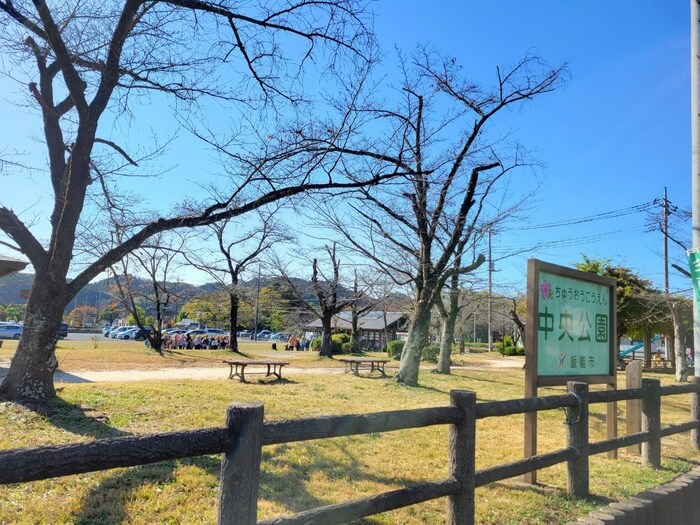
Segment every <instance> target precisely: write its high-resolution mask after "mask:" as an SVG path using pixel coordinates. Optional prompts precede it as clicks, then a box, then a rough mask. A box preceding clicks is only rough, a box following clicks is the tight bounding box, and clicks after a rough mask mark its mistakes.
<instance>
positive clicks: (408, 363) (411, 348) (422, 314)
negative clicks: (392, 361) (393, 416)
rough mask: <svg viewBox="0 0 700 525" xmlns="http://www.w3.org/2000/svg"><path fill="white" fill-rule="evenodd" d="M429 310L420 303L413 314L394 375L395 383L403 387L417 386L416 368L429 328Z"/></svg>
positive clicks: (428, 307) (425, 305)
mask: <svg viewBox="0 0 700 525" xmlns="http://www.w3.org/2000/svg"><path fill="white" fill-rule="evenodd" d="M430 309H431V308H430V306H429V305H427V304H426V303H425V302H421V303H418V308H416V310H415V312H414V313H413V316H412V319H411V326H410V328H409V329H408V336H407V339H406V344H405V345H404V348H403V353H402V354H401V361H400V363H399V372H398V374H396V381H397V382H399V383H402V384H404V385H408V386H418V367H419V365H420V358H421V354H422V352H423V345H424V344H425V341H426V340H427V337H428V329H429V328H430Z"/></svg>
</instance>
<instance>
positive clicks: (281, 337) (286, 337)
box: [270, 332, 291, 342]
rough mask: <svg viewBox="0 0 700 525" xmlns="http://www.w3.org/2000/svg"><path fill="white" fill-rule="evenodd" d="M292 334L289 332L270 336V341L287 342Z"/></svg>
mask: <svg viewBox="0 0 700 525" xmlns="http://www.w3.org/2000/svg"><path fill="white" fill-rule="evenodd" d="M290 335H291V334H288V333H287V332H276V333H274V334H272V335H271V336H270V341H283V342H286V341H288V340H289V336H290Z"/></svg>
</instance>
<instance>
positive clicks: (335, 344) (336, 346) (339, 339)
mask: <svg viewBox="0 0 700 525" xmlns="http://www.w3.org/2000/svg"><path fill="white" fill-rule="evenodd" d="M346 343H347V344H349V343H350V336H349V335H348V334H333V335H332V336H331V353H332V354H333V355H335V354H340V353H342V352H343V345H344V344H346ZM349 351H350V350H348V352H349Z"/></svg>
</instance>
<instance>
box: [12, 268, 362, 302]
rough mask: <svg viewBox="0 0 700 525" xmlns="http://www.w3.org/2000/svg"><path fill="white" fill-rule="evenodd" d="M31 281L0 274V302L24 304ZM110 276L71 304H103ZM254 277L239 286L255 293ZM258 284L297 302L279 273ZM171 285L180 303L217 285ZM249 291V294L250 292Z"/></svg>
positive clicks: (304, 286) (139, 282) (306, 290)
mask: <svg viewBox="0 0 700 525" xmlns="http://www.w3.org/2000/svg"><path fill="white" fill-rule="evenodd" d="M292 281H293V282H294V285H295V286H296V288H297V290H299V291H300V292H301V293H302V294H303V295H304V299H305V300H306V301H308V302H311V303H314V302H316V301H317V299H316V296H315V294H314V292H313V286H312V284H311V282H310V281H306V280H304V279H297V278H292ZM33 282H34V274H32V273H24V272H20V273H15V274H12V275H7V276H5V277H0V304H3V305H6V304H26V303H27V299H26V298H22V293H21V291H22V290H29V289H30V288H31V287H32V283H33ZM111 283H112V280H111V279H109V278H105V279H102V280H101V281H97V282H94V283H90V284H88V285H87V286H85V288H83V289H82V290H80V292H78V294H77V295H76V297H75V298H74V299H73V301H72V302H73V304H75V305H84V304H86V305H91V306H97V305H98V303H101V304H102V305H104V304H105V302H106V301H108V300H109V299H110V297H113V291H112V289H111V287H110V286H111ZM257 284H258V283H257V279H256V278H253V279H251V280H250V281H247V282H244V283H241V287H242V288H244V289H247V290H249V292H252V294H254V293H255V289H256V288H257ZM135 286H136V288H140V287H141V288H144V289H148V290H150V286H151V285H150V283H149V281H147V280H145V279H139V278H137V279H135ZM260 287H261V288H264V287H270V288H273V289H276V290H277V291H279V292H280V293H281V294H282V296H283V297H285V298H286V299H287V300H291V301H292V302H296V301H295V298H294V297H293V295H291V294H290V292H289V290H287V286H286V284H285V283H284V281H283V280H282V279H281V278H280V277H263V278H261V279H260ZM170 289H171V290H173V291H174V292H176V293H177V294H178V295H180V297H181V300H180V301H178V302H179V303H180V304H183V303H185V302H187V300H189V298H191V297H194V296H195V295H197V294H200V293H206V292H212V291H216V290H218V287H217V285H216V284H214V283H206V284H203V285H200V286H196V285H193V284H189V283H183V282H178V283H170ZM351 294H352V291H351V290H349V289H347V288H345V287H343V286H342V285H340V286H338V297H339V298H342V297H349V296H350V295H351ZM249 295H251V294H250V293H249ZM71 308H72V305H69V306H68V310H70V309H71Z"/></svg>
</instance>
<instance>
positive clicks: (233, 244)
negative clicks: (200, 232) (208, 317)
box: [185, 207, 291, 352]
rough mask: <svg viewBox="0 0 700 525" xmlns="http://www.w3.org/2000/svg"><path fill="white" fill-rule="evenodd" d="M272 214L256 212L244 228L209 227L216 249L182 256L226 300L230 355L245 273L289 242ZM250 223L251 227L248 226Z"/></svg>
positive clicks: (223, 223) (235, 224)
mask: <svg viewBox="0 0 700 525" xmlns="http://www.w3.org/2000/svg"><path fill="white" fill-rule="evenodd" d="M277 211H279V207H277V208H275V209H274V210H258V211H257V218H258V220H257V221H255V222H252V221H250V220H249V219H248V220H246V221H245V224H242V223H240V222H235V221H233V220H232V219H225V220H223V221H221V222H218V223H215V224H212V225H211V226H209V230H210V232H211V233H213V234H214V237H215V239H216V249H215V251H212V250H205V251H202V250H194V251H191V252H188V253H185V258H186V259H187V261H188V262H189V263H190V264H191V265H192V266H194V267H195V268H197V269H199V270H201V271H203V272H205V273H207V274H208V275H209V276H211V277H212V279H214V282H215V283H216V284H217V285H218V287H219V288H220V289H221V290H222V291H223V292H224V293H226V295H227V296H228V300H229V308H230V309H229V312H230V314H229V331H230V334H231V336H230V337H231V351H232V352H238V336H237V330H238V309H239V304H240V300H241V288H240V280H241V275H242V274H243V272H245V270H246V269H247V268H248V267H249V266H250V265H251V264H254V263H258V264H259V263H260V257H261V256H262V255H263V254H264V253H265V252H266V251H268V250H270V249H271V248H272V247H273V246H276V245H278V244H279V243H283V242H286V241H289V240H291V236H290V235H289V234H288V233H287V232H286V231H285V229H284V227H283V226H282V225H280V224H279V222H278V221H277V220H276V219H275V214H276V212H277ZM251 222H252V224H251Z"/></svg>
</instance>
